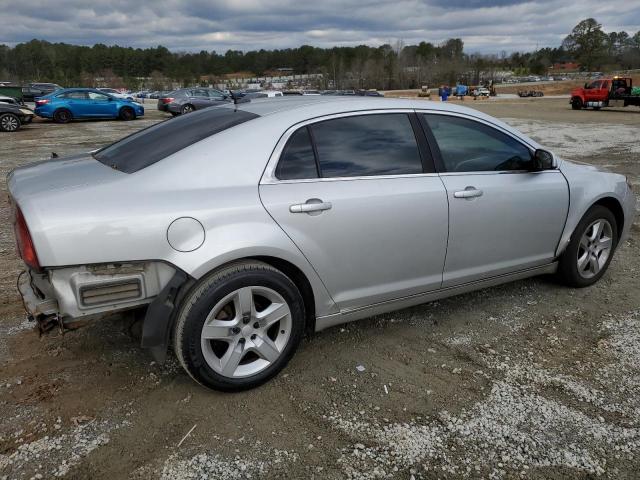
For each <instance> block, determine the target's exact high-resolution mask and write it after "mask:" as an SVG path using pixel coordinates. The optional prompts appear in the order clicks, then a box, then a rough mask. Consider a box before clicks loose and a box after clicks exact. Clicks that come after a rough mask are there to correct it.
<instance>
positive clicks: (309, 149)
mask: <svg viewBox="0 0 640 480" xmlns="http://www.w3.org/2000/svg"><path fill="white" fill-rule="evenodd" d="M276 177H277V178H278V179H280V180H299V179H304V178H317V177H318V170H317V168H316V159H315V155H314V154H313V146H312V145H311V137H310V136H309V129H308V128H307V127H302V128H301V129H299V130H297V131H296V132H295V133H294V134H293V135H292V136H291V138H289V141H288V142H287V145H286V146H285V147H284V150H283V151H282V155H281V156H280V162H278V167H277V168H276Z"/></svg>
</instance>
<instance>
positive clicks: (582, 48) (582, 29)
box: [563, 18, 608, 71]
mask: <svg viewBox="0 0 640 480" xmlns="http://www.w3.org/2000/svg"><path fill="white" fill-rule="evenodd" d="M607 42H608V36H607V34H606V33H604V32H603V31H602V25H600V24H599V23H598V22H597V21H596V20H595V19H593V18H587V19H586V20H582V21H581V22H580V23H578V24H577V25H576V26H575V27H573V30H572V31H571V33H570V34H569V35H568V36H567V38H565V39H564V42H563V47H564V48H565V49H566V50H568V51H569V52H570V53H571V54H573V55H574V56H575V58H576V60H578V62H580V64H581V65H582V67H583V68H584V69H585V70H587V71H591V70H593V69H594V68H596V67H598V66H599V65H600V64H601V62H602V60H603V56H604V53H605V51H606V46H607Z"/></svg>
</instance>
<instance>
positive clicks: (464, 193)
mask: <svg viewBox="0 0 640 480" xmlns="http://www.w3.org/2000/svg"><path fill="white" fill-rule="evenodd" d="M483 193H484V192H483V191H482V190H478V189H477V188H476V187H467V188H465V189H464V190H460V191H459V192H453V196H454V198H475V197H481V196H482V194H483Z"/></svg>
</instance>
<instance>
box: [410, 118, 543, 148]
mask: <svg viewBox="0 0 640 480" xmlns="http://www.w3.org/2000/svg"><path fill="white" fill-rule="evenodd" d="M414 111H415V113H417V114H420V113H426V114H429V115H442V116H445V117H459V118H464V119H466V120H471V121H473V122H478V123H482V124H483V125H486V126H487V127H490V128H493V129H494V130H498V131H499V132H500V133H504V134H505V135H508V136H509V137H511V138H513V139H514V140H516V141H517V142H519V143H521V144H522V145H523V146H525V147H527V148H528V149H529V150H532V152H531V153H533V152H534V151H535V150H536V147H535V146H534V145H531V144H530V143H528V142H527V141H526V140H525V139H523V138H521V137H519V136H518V135H516V134H515V133H513V132H510V131H509V130H505V129H504V128H503V127H501V126H500V125H496V124H495V123H492V122H489V121H487V120H485V119H484V118H480V117H476V116H474V115H468V114H465V113H459V112H449V111H445V110H425V109H414Z"/></svg>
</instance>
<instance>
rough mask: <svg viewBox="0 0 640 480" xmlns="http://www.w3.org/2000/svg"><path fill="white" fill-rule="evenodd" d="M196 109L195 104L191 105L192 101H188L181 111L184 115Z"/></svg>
mask: <svg viewBox="0 0 640 480" xmlns="http://www.w3.org/2000/svg"><path fill="white" fill-rule="evenodd" d="M194 110H195V108H194V106H193V105H191V104H190V103H187V104H186V105H183V106H182V109H180V113H181V114H182V115H186V114H187V113H191V112H193V111H194Z"/></svg>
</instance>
